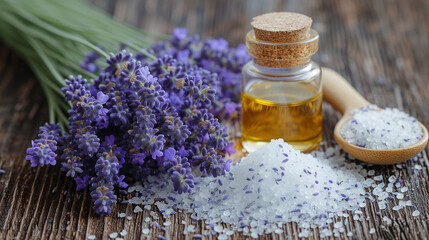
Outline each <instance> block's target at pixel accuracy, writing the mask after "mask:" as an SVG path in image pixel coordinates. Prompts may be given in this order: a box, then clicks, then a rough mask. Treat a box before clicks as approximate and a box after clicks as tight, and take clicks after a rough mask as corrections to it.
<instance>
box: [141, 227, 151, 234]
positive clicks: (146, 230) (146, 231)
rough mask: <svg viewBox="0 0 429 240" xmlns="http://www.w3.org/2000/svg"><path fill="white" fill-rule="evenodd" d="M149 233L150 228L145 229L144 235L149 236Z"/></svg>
mask: <svg viewBox="0 0 429 240" xmlns="http://www.w3.org/2000/svg"><path fill="white" fill-rule="evenodd" d="M149 231H150V230H149V228H144V229H143V231H142V232H143V234H144V235H148V234H149Z"/></svg>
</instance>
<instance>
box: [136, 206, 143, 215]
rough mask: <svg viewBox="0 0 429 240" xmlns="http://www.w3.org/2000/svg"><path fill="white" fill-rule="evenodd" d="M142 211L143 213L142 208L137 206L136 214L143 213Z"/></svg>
mask: <svg viewBox="0 0 429 240" xmlns="http://www.w3.org/2000/svg"><path fill="white" fill-rule="evenodd" d="M141 211H143V209H142V208H141V207H139V206H136V207H135V208H134V213H138V212H141Z"/></svg>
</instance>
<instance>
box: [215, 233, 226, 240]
mask: <svg viewBox="0 0 429 240" xmlns="http://www.w3.org/2000/svg"><path fill="white" fill-rule="evenodd" d="M217 239H219V240H226V239H228V236H227V235H225V234H220V235H219V237H217Z"/></svg>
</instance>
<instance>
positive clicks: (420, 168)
mask: <svg viewBox="0 0 429 240" xmlns="http://www.w3.org/2000/svg"><path fill="white" fill-rule="evenodd" d="M414 169H416V170H422V169H423V167H422V166H421V165H419V164H416V165H415V166H414Z"/></svg>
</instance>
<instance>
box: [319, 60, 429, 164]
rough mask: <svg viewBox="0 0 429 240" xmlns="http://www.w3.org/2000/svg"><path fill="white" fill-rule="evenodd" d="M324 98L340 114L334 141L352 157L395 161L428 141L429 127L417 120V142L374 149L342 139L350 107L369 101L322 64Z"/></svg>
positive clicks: (420, 147) (373, 162)
mask: <svg viewBox="0 0 429 240" xmlns="http://www.w3.org/2000/svg"><path fill="white" fill-rule="evenodd" d="M322 82H323V98H324V100H326V101H327V102H328V103H330V104H331V105H332V106H333V107H334V108H335V109H337V110H338V111H339V112H341V113H342V114H343V117H342V118H341V119H340V120H339V121H338V123H337V125H336V126H335V130H334V137H335V140H336V141H337V143H338V144H339V145H340V146H341V147H342V148H343V149H344V151H346V152H347V153H349V154H350V155H352V156H353V157H355V158H357V159H359V160H361V161H364V162H367V163H372V164H380V165H386V164H394V163H399V162H402V161H405V160H408V159H410V158H412V157H414V156H415V155H416V154H418V153H419V152H421V151H422V150H423V149H424V148H425V147H426V144H427V143H428V130H427V129H426V127H425V126H424V125H423V124H421V123H420V122H419V125H420V127H421V128H422V131H423V137H422V138H421V139H420V140H419V141H418V142H416V143H414V144H412V145H410V146H407V147H402V148H397V149H388V150H376V149H368V148H362V147H358V146H356V145H353V144H350V143H348V142H347V141H346V140H344V138H343V136H342V135H341V133H340V130H341V128H342V127H343V125H344V124H345V123H346V122H347V121H348V120H349V119H350V117H351V116H352V114H351V112H352V111H353V109H356V108H361V107H363V106H366V105H368V104H370V103H369V102H368V101H367V100H366V99H365V98H363V97H362V96H361V95H360V94H359V93H358V92H357V91H356V90H355V89H354V88H353V87H352V86H351V85H350V84H349V83H348V82H347V81H346V80H345V79H344V78H343V77H341V76H340V75H339V74H338V73H337V72H335V71H334V70H332V69H329V68H322Z"/></svg>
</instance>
